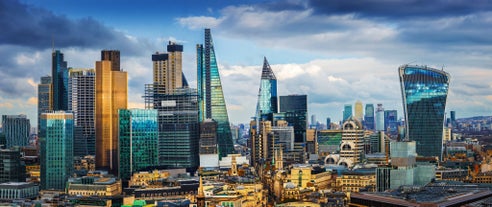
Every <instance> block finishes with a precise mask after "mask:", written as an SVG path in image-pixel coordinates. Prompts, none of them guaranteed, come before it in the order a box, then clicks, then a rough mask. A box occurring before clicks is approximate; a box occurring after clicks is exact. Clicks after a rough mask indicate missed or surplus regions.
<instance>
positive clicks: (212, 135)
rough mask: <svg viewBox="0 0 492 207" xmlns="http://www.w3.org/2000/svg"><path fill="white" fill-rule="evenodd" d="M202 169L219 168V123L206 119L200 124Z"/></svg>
mask: <svg viewBox="0 0 492 207" xmlns="http://www.w3.org/2000/svg"><path fill="white" fill-rule="evenodd" d="M199 153H200V167H204V168H207V167H215V168H216V167H219V152H218V144H217V122H215V121H214V120H212V119H205V120H204V121H203V122H201V123H200V150H199Z"/></svg>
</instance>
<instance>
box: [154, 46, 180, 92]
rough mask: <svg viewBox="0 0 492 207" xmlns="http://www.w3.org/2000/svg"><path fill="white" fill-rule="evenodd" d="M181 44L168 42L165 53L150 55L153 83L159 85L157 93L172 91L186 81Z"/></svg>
mask: <svg viewBox="0 0 492 207" xmlns="http://www.w3.org/2000/svg"><path fill="white" fill-rule="evenodd" d="M182 53H183V45H179V44H176V43H174V42H169V44H168V45H167V53H159V52H156V53H155V54H153V55H152V63H153V83H154V84H157V85H160V86H161V87H159V88H160V89H163V91H158V92H159V93H167V94H170V93H173V92H174V89H176V88H181V87H183V83H184V82H186V80H183V79H184V75H183V72H182V71H183V69H182Z"/></svg>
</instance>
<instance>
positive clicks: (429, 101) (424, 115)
mask: <svg viewBox="0 0 492 207" xmlns="http://www.w3.org/2000/svg"><path fill="white" fill-rule="evenodd" d="M398 72H399V75H400V84H401V90H402V98H403V109H404V114H405V124H406V130H407V131H406V134H405V136H406V137H405V139H406V140H412V141H416V149H417V154H418V155H420V156H424V157H439V159H441V158H442V133H443V124H444V112H445V108H446V98H447V95H448V88H449V78H450V76H449V74H448V73H447V72H445V71H443V70H437V69H433V68H429V67H427V66H415V65H402V66H400V67H399V69H398Z"/></svg>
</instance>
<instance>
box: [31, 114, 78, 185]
mask: <svg viewBox="0 0 492 207" xmlns="http://www.w3.org/2000/svg"><path fill="white" fill-rule="evenodd" d="M39 140H40V143H41V160H40V164H41V189H56V190H65V183H66V182H67V180H68V178H69V177H70V176H71V175H72V171H73V114H72V113H66V112H63V111H57V112H51V113H43V114H41V130H40V133H39Z"/></svg>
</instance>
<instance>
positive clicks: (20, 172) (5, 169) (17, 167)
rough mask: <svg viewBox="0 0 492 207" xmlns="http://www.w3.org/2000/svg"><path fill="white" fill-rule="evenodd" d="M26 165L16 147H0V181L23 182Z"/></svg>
mask: <svg viewBox="0 0 492 207" xmlns="http://www.w3.org/2000/svg"><path fill="white" fill-rule="evenodd" d="M25 181H26V165H25V164H24V162H23V161H22V160H21V152H20V151H19V150H18V149H0V183H4V182H25Z"/></svg>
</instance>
